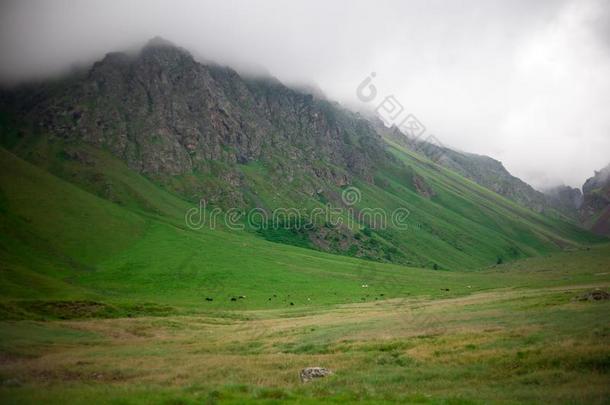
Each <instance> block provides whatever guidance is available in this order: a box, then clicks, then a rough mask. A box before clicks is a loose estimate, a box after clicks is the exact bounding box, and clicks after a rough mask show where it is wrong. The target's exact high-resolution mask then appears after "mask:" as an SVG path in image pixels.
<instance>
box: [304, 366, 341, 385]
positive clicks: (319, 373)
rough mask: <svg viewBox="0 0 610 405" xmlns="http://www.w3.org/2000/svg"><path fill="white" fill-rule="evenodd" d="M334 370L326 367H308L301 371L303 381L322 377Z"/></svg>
mask: <svg viewBox="0 0 610 405" xmlns="http://www.w3.org/2000/svg"><path fill="white" fill-rule="evenodd" d="M332 373H333V372H332V371H330V370H329V369H327V368H324V367H306V368H304V369H303V370H301V372H300V373H299V378H300V379H301V382H309V381H311V380H313V379H314V378H322V377H326V376H327V375H331V374H332Z"/></svg>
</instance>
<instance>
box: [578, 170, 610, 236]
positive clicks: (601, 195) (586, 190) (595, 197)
mask: <svg viewBox="0 0 610 405" xmlns="http://www.w3.org/2000/svg"><path fill="white" fill-rule="evenodd" d="M582 191H583V198H582V205H581V206H580V215H581V219H582V221H583V223H584V224H585V225H586V226H587V227H588V228H589V229H591V231H593V232H595V233H597V234H599V235H606V236H610V164H609V165H608V166H606V167H604V168H603V169H601V170H600V171H596V172H595V175H594V176H593V177H591V178H589V179H587V181H586V182H585V184H584V185H583V186H582Z"/></svg>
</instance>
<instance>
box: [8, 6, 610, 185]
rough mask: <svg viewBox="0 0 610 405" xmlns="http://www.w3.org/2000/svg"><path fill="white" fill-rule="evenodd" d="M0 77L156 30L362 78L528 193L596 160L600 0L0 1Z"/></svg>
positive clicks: (604, 61) (607, 32) (604, 50)
mask: <svg viewBox="0 0 610 405" xmlns="http://www.w3.org/2000/svg"><path fill="white" fill-rule="evenodd" d="M0 7H1V9H0V52H1V53H0V55H1V57H0V79H2V80H11V81H14V80H23V79H29V78H33V77H37V76H41V75H43V76H45V75H49V74H57V73H58V72H61V71H62V70H65V69H67V68H69V67H70V66H74V65H77V64H83V63H90V62H91V61H94V60H96V59H99V58H100V57H102V56H103V54H104V53H106V52H109V51H115V50H121V49H126V48H133V47H135V46H139V45H141V44H142V43H144V42H145V41H146V40H148V39H150V38H151V37H153V36H157V35H160V36H162V37H164V38H166V39H168V40H170V41H172V42H174V43H176V44H178V45H181V46H183V47H185V48H187V49H189V50H190V51H191V52H192V53H193V54H194V55H195V56H196V57H198V58H200V59H202V58H207V59H210V60H215V61H218V62H220V63H225V64H230V65H234V66H237V67H240V66H261V67H265V68H266V69H267V70H268V71H269V72H271V74H273V75H274V76H276V77H278V78H279V79H280V80H282V81H284V82H286V83H307V82H311V83H315V84H317V85H318V86H319V87H320V88H321V89H322V90H323V91H324V92H325V93H326V94H327V96H328V97H329V98H332V99H336V100H338V101H340V102H341V103H343V104H345V105H349V106H353V107H355V106H357V105H358V104H357V103H359V101H358V99H357V97H356V88H357V86H358V85H359V84H360V83H361V82H362V80H363V79H364V78H365V77H366V76H368V75H369V74H370V73H371V72H375V73H376V77H375V79H374V81H373V84H374V85H375V87H376V88H377V89H378V98H377V99H375V100H374V101H372V102H369V103H368V104H366V105H365V104H362V105H361V106H360V107H367V108H370V107H371V106H373V107H374V104H375V103H377V102H378V101H381V99H382V98H383V97H385V96H387V95H394V96H395V97H396V99H397V100H398V101H400V103H401V104H403V105H404V106H405V109H406V111H408V112H410V113H413V114H414V115H415V116H416V117H417V118H418V119H419V120H420V121H421V122H422V123H423V124H424V125H425V126H426V128H427V130H428V133H429V134H434V135H435V136H436V137H437V138H438V139H439V140H440V141H441V142H442V143H443V144H445V145H447V146H452V147H455V148H457V149H461V150H464V151H469V152H475V153H480V154H486V155H489V156H492V157H494V158H496V159H498V160H501V161H502V162H503V163H504V164H505V166H506V167H507V168H508V169H509V170H510V171H511V172H512V173H513V174H515V175H517V176H518V177H521V178H522V179H524V180H526V181H527V182H529V183H530V184H532V185H534V186H535V187H538V188H540V187H544V186H547V185H553V184H558V183H565V184H568V185H572V186H578V187H580V186H581V185H582V183H583V181H584V180H585V179H586V178H587V177H589V176H591V175H592V174H593V170H595V169H600V168H602V167H603V166H605V165H606V164H608V163H610V2H607V1H601V0H599V1H596V0H591V1H589V0H577V1H570V0H557V1H545V0H537V1H532V0H523V1H514V0H510V1H509V0H505V1H492V0H479V1H457V0H455V1H449V0H447V1H430V0H422V1H368V2H365V1H347V0H346V1H335V2H331V1H329V0H319V1H312V0H307V1H283V0H277V1H227V0H222V1H221V0H218V1H215V2H208V1H183V2H181V1H176V0H174V1H151V0H142V1H98V2H94V1H83V0H78V1H77V0H74V1H68V0H40V1H30V0H8V1H7V0H0Z"/></svg>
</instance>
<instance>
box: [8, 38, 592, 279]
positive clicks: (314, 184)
mask: <svg viewBox="0 0 610 405" xmlns="http://www.w3.org/2000/svg"><path fill="white" fill-rule="evenodd" d="M0 100H1V105H2V108H1V111H2V114H1V115H0V140H1V142H2V145H3V146H4V148H5V149H6V151H4V152H3V153H4V154H5V156H9V157H11V158H10V160H11V162H13V161H14V162H15V163H14V165H13V164H8V165H6V167H5V171H6V173H5V174H4V176H5V182H4V184H3V188H2V191H3V193H4V194H5V195H10V196H11V197H10V198H9V199H8V200H7V201H8V202H7V203H6V204H4V206H5V208H4V211H2V213H1V214H2V220H3V221H5V222H6V223H7V224H11V225H10V226H9V225H7V228H10V229H12V231H11V235H13V237H14V238H18V239H19V238H20V240H22V241H23V244H24V246H29V247H28V248H27V249H29V250H25V248H23V249H22V250H20V251H23V252H24V255H27V256H28V257H30V256H32V252H38V251H40V252H43V253H40V254H36V256H37V257H40V258H41V259H40V260H42V258H44V257H55V258H56V259H57V260H60V262H61V263H63V264H64V265H66V263H67V264H68V266H70V267H75V268H85V269H102V270H103V269H108V268H109V267H108V266H109V265H110V264H112V263H115V264H116V263H118V262H117V261H116V260H118V259H116V257H118V256H117V255H119V252H120V251H121V248H122V247H123V246H124V248H125V249H127V250H129V246H138V245H147V246H148V247H149V248H150V249H152V250H156V249H160V251H166V252H168V251H169V250H164V249H168V248H163V247H162V246H167V245H166V241H165V239H164V237H163V236H162V235H163V234H165V233H164V232H162V233H160V234H158V233H154V232H153V231H151V229H157V225H158V224H159V222H161V223H164V224H171V226H173V227H179V228H180V229H182V230H183V231H184V228H185V224H184V217H185V213H189V212H190V211H189V210H190V209H192V208H194V207H197V205H198V204H199V202H200V200H201V199H204V200H205V202H206V204H207V205H206V207H205V210H204V211H203V214H206V215H207V218H208V219H209V218H210V216H211V215H212V213H213V212H222V213H224V214H221V215H224V218H225V221H224V222H223V221H218V224H216V225H217V227H218V228H223V229H222V230H218V229H216V230H214V229H212V230H208V231H207V232H206V233H205V235H207V236H206V238H208V239H206V240H209V239H213V238H214V236H212V235H219V236H217V237H218V238H220V239H223V238H224V236H221V235H224V233H222V232H226V233H228V234H230V235H231V236H230V238H236V239H231V240H234V242H231V243H234V244H235V246H237V245H239V243H240V242H238V241H239V240H240V239H239V238H240V237H243V238H246V239H244V241H245V242H244V243H250V242H247V241H248V240H251V239H250V238H251V237H255V238H257V240H258V239H260V240H267V241H271V242H279V243H281V244H284V245H286V244H288V245H295V246H298V247H301V248H308V249H310V250H311V249H314V250H322V251H325V252H331V253H337V254H341V255H344V256H353V257H357V258H365V259H369V260H374V261H382V262H393V263H400V264H404V265H408V266H412V267H425V268H429V269H445V270H453V269H473V268H480V267H483V266H488V265H493V264H495V263H498V262H501V261H508V260H514V259H517V258H520V257H529V256H537V255H541V254H546V253H548V252H552V251H556V250H560V249H565V248H578V247H580V246H583V245H586V244H589V243H594V242H597V241H600V240H602V239H601V238H598V237H595V236H593V235H591V234H590V233H588V232H586V231H584V230H582V229H579V228H578V227H577V226H575V225H573V224H571V223H568V222H566V221H564V220H563V219H562V218H561V217H557V216H549V215H545V213H544V212H538V210H536V211H532V210H530V209H528V208H526V207H524V206H522V205H519V204H516V203H515V202H513V201H510V200H509V199H507V198H504V197H503V196H501V195H499V194H498V193H496V192H495V191H493V190H490V189H489V188H486V187H482V186H481V185H479V184H476V183H475V182H473V181H470V180H468V179H467V178H465V175H466V174H468V176H475V174H476V172H481V173H480V174H479V177H481V178H482V179H484V178H485V177H486V174H485V170H484V169H481V168H480V167H477V168H474V167H472V165H469V164H468V162H469V160H468V159H474V157H471V156H470V155H466V154H460V153H458V152H448V153H451V156H454V160H453V161H454V162H455V167H453V168H452V169H451V170H450V169H449V168H447V167H444V166H443V165H438V164H436V163H435V161H434V159H430V158H428V157H426V154H425V153H423V152H421V151H414V150H413V149H410V148H407V147H405V146H404V145H401V144H400V143H397V142H392V141H391V140H389V139H386V138H384V137H383V136H382V135H381V134H380V133H379V130H378V129H377V128H376V127H375V124H374V123H372V122H371V121H370V120H369V119H367V118H365V117H363V116H361V115H359V114H356V113H353V112H351V111H349V110H346V109H344V108H342V107H341V106H340V105H338V104H337V103H334V102H331V101H328V100H326V99H323V98H320V97H314V96H313V95H312V94H309V93H307V92H303V91H300V90H297V89H292V88H289V87H286V86H284V85H283V84H282V83H280V82H279V81H278V80H276V79H274V78H272V77H242V76H240V75H239V74H237V73H236V72H235V71H234V70H232V69H230V68H227V67H223V66H218V65H214V64H201V63H198V62H197V61H195V59H194V58H193V57H192V56H191V55H190V54H189V53H188V52H187V51H186V50H184V49H182V48H179V47H177V46H174V45H173V44H171V43H168V42H167V41H164V40H161V39H155V40H153V41H151V42H150V43H149V44H147V45H146V46H145V47H144V48H143V49H142V50H141V51H140V52H138V53H137V54H124V53H111V54H108V55H106V56H105V57H104V58H103V59H102V60H101V61H99V62H97V63H95V64H94V65H93V66H92V67H91V69H89V70H88V71H87V72H84V73H83V74H78V75H71V76H68V77H64V78H60V79H56V80H54V81H48V82H45V83H37V84H29V85H24V86H20V87H18V88H13V89H9V90H6V91H4V92H3V93H2V95H1V96H0ZM460 156H466V157H467V158H468V159H466V158H464V159H465V160H464V159H462V160H460V159H461V158H460ZM473 156H474V155H473ZM7 159H8V158H7ZM482 161H483V162H485V164H487V165H488V166H489V171H490V172H491V173H492V174H491V175H489V176H490V178H493V176H494V175H495V174H493V173H496V172H497V173H501V172H502V170H501V169H503V168H502V167H501V164H500V166H499V167H498V165H496V164H494V163H493V162H491V161H488V160H487V159H483V158H482ZM17 162H20V163H17ZM494 162H495V161H494ZM28 165H33V166H34V167H36V170H37V171H36V173H37V175H36V178H37V180H36V182H37V183H38V184H39V186H37V187H39V188H40V187H42V185H44V184H45V183H47V182H49V183H53V184H61V185H62V186H61V187H59V186H58V187H55V186H54V187H55V188H53V190H57V191H54V192H59V193H61V194H62V195H63V194H65V195H66V199H67V198H68V197H67V196H70V195H76V194H78V195H79V201H81V200H82V201H83V202H82V203H79V205H78V209H76V208H71V201H63V200H61V201H60V202H56V204H55V206H54V207H46V205H45V201H44V199H43V198H42V196H41V195H39V194H33V193H31V192H29V191H28V190H27V189H22V188H17V190H18V192H16V191H15V190H10V193H9V192H8V191H7V190H9V189H11V188H12V187H15V185H16V184H17V185H18V184H21V183H22V182H23V183H24V184H26V183H27V182H28V181H29V182H31V181H32V179H31V176H32V175H31V172H33V171H34V169H33V168H31V167H30V166H28ZM19 167H24V169H23V170H17V169H18V168H19ZM25 167H28V169H27V170H26V169H25ZM460 170H462V171H463V173H461V172H460ZM481 181H483V180H481ZM514 184H517V183H516V182H515V183H514ZM514 184H513V186H511V187H516V186H515V185H514ZM75 188H76V189H78V190H79V191H78V192H77V191H76V190H75ZM492 188H493V187H492ZM40 189H44V187H42V188H40ZM64 189H65V190H70V191H64ZM509 189H510V187H509V186H506V187H505V188H504V187H500V188H499V189H498V191H504V190H509ZM507 192H508V191H507ZM83 193H84V194H83ZM350 193H351V194H350ZM34 195H35V196H36V198H37V199H39V200H35V201H30V200H28V198H30V199H31V198H32V196H34ZM346 196H350V198H349V199H348V198H346ZM7 198H8V197H7ZM87 204H91V205H92V208H91V210H90V211H88V209H87V208H86V206H87ZM21 205H23V207H22V206H21ZM25 207H28V208H27V209H28V211H27V212H21V211H20V210H21V209H25ZM37 209H38V210H40V212H37V211H36V210H37ZM217 209H218V210H221V211H215V210H217ZM278 209H283V210H296V211H297V212H298V215H297V217H296V218H295V217H289V216H288V215H287V214H286V212H284V213H283V215H282V216H280V217H275V214H276V213H277V212H278ZM329 209H333V210H335V211H337V210H338V213H337V214H336V217H335V218H331V217H330V216H329V215H325V216H320V215H316V214H317V213H319V210H322V211H323V212H325V213H328V212H329ZM58 210H59V211H61V212H56V211H58ZM316 210H318V211H316ZM335 211H333V212H335ZM49 212H51V214H53V215H48V213H49ZM87 212H91V213H93V212H97V213H98V214H99V215H98V214H95V215H93V214H91V215H90V216H91V218H90V220H92V221H93V220H94V221H95V222H94V226H93V225H92V226H91V227H90V228H88V226H89V224H88V223H87V222H86V221H85V220H83V222H79V218H88V215H89V214H87ZM253 212H254V213H258V214H257V215H255V216H251V215H250V214H252V213H253ZM102 213H103V215H102ZM111 213H112V215H111V216H110V217H109V218H108V219H104V218H106V216H107V215H110V214H111ZM227 213H232V215H234V217H231V218H230V219H231V221H228V220H227V219H226V218H227V216H226V215H227ZM395 213H402V214H403V215H402V217H401V218H399V219H400V220H401V221H402V222H401V223H396V221H390V219H396V218H394V217H393V215H394V214H395ZM333 215H335V214H333ZM122 217H124V218H125V220H124V221H123V220H120V219H119V218H122ZM53 218H57V220H56V222H53V221H54V220H53ZM100 218H101V219H100ZM253 218H255V220H254V222H255V223H252V221H251V220H252V219H253ZM303 222H304V223H305V225H307V226H303V225H304V224H303ZM398 222H400V221H398ZM64 223H65V224H68V225H66V228H65V229H64V230H63V231H62V234H61V235H57V229H63V228H62V226H63V225H62V224H64ZM51 224H53V226H51ZM129 224H131V225H129ZM151 224H152V225H151ZM153 225H154V226H153ZM206 225H210V224H209V223H208V224H206ZM278 225H279V226H278ZM98 226H102V227H104V229H106V230H107V232H106V233H104V232H96V234H97V235H88V234H87V232H88V231H92V230H95V229H97V227H98ZM151 226H152V228H150V227H151ZM163 226H165V225H163ZM163 226H162V228H163ZM83 227H84V228H83ZM236 228H239V229H236ZM163 229H165V228H163ZM221 231H222V232H221ZM150 232H153V234H154V235H153V236H151V235H150ZM172 232H173V231H172ZM172 232H169V233H167V235H174V234H173V233H172ZM180 232H182V231H180ZM114 234H119V235H121V238H127V239H125V240H123V239H121V238H117V239H116V240H109V241H104V240H99V241H97V242H95V243H93V242H91V240H90V238H92V237H93V236H96V237H99V238H100V239H104V238H106V237H109V238H110V239H113V238H112V236H111V235H114ZM70 235H81V236H79V237H76V236H70ZM83 235H84V236H83ZM104 235H106V236H104ZM185 235H186V236H184V238H185V239H184V244H185V246H190V247H191V248H193V247H194V246H199V245H198V243H199V242H195V241H196V240H198V239H197V238H198V237H195V236H192V235H191V234H190V233H187V234H185ZM169 237H170V238H171V239H172V240H177V239H180V238H177V237H174V236H169ZM193 238H194V239H193ZM55 239H59V241H57V240H55ZM61 239H66V240H65V241H64V242H61ZM143 241H146V242H143ZM168 243H169V242H168ZM115 244H116V245H115ZM157 244H158V245H157ZM215 246H216V245H215ZM265 246H269V245H265ZM267 248H268V249H271V248H270V247H267ZM91 250H93V251H91ZM219 251H220V250H219ZM263 251H264V249H261V250H259V251H257V252H259V254H260V252H263ZM26 252H27V253H26ZM84 252H88V253H87V254H84ZM227 252H228V251H227ZM206 254H208V255H214V253H211V252H208V253H202V254H201V255H203V256H202V257H204V258H205V257H207V256H205V255H206ZM227 254H228V255H230V253H227ZM83 255H84V256H83ZM89 255H90V256H89ZM199 256H200V254H197V257H199ZM121 257H123V256H121ZM137 257H138V260H137V263H136V264H135V266H136V268H137V269H140V268H146V266H150V265H151V264H150V261H149V260H148V259H145V258H144V257H143V256H142V255H140V254H138V255H137ZM11 260H12V262H13V263H20V264H19V265H15V266H14V268H15V269H17V268H19V269H22V268H27V269H30V270H28V271H32V270H31V268H33V267H34V265H31V267H29V266H30V264H28V263H30V262H29V260H30V259H28V260H25V259H24V258H21V257H19V256H15V257H12V259H11ZM54 260H55V259H54ZM202 260H203V259H202ZM214 260H215V263H216V266H219V267H220V268H223V269H226V268H228V267H230V266H229V265H228V264H227V263H231V265H237V264H236V263H235V262H234V261H230V260H229V258H220V257H216V256H215V259H214ZM278 260H280V261H281V262H282V263H287V262H288V261H289V260H288V259H286V258H284V259H278ZM329 260H330V259H329ZM126 261H127V262H128V261H129V260H128V259H127V258H125V257H123V258H122V259H121V262H122V263H124V264H125V266H127V267H126V268H132V267H130V266H132V264H129V263H125V262H126ZM204 261H205V260H204ZM222 263H225V264H222ZM58 266H59V265H58ZM113 266H114V264H112V265H110V267H112V268H113V269H114V270H113V271H119V270H118V268H114V267H113ZM139 266H142V267H139ZM169 267H171V266H168V268H169ZM263 267H264V266H262V265H261V268H263ZM196 268H197V269H198V270H197V271H202V272H204V273H205V271H206V270H205V269H202V268H199V267H196ZM159 271H161V272H162V269H159ZM102 273H104V271H102ZM96 274H97V273H96ZM15 277H18V276H17V275H15ZM100 277H103V276H100ZM159 277H160V279H163V278H164V277H166V275H160V276H159ZM108 280H110V278H109V279H108ZM108 282H110V281H108ZM151 282H152V281H151Z"/></svg>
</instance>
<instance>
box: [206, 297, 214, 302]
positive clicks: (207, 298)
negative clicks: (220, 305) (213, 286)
mask: <svg viewBox="0 0 610 405" xmlns="http://www.w3.org/2000/svg"><path fill="white" fill-rule="evenodd" d="M205 300H206V301H214V298H210V297H206V299H205Z"/></svg>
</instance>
